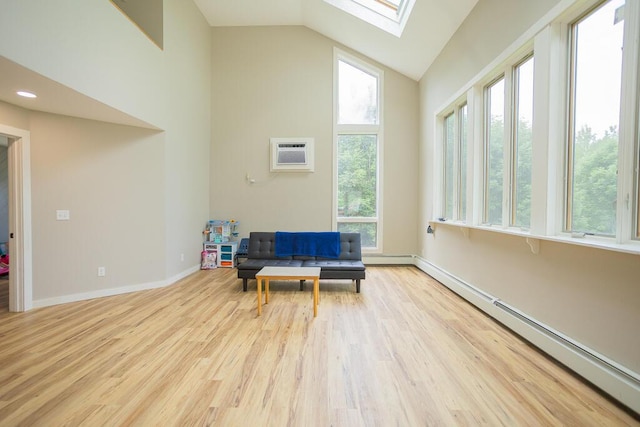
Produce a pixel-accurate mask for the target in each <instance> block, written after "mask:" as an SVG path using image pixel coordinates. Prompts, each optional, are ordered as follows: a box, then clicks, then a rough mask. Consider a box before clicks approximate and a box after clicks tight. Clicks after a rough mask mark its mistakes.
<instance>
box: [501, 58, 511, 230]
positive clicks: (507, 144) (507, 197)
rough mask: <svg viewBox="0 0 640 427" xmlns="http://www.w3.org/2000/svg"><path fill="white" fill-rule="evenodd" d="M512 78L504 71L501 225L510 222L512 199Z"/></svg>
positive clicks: (508, 71)
mask: <svg viewBox="0 0 640 427" xmlns="http://www.w3.org/2000/svg"><path fill="white" fill-rule="evenodd" d="M513 86H514V78H513V73H512V72H510V70H505V73H504V129H503V130H504V137H503V138H504V139H503V149H504V152H503V168H502V176H503V178H502V226H504V227H506V226H509V225H510V224H511V211H512V208H511V205H512V204H513V200H512V198H511V193H512V191H513V180H512V179H511V178H512V176H513V169H514V166H513V140H514V137H513V133H514V126H513V114H512V111H513V108H514V107H513V106H514V102H513V97H514V88H513Z"/></svg>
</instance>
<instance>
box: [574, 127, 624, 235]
mask: <svg viewBox="0 0 640 427" xmlns="http://www.w3.org/2000/svg"><path fill="white" fill-rule="evenodd" d="M573 161H574V171H573V191H572V196H573V197H572V199H571V201H572V205H571V207H572V209H571V219H572V220H571V227H570V231H579V232H588V233H596V234H606V235H615V231H616V202H617V198H618V190H617V187H618V181H617V174H618V166H617V165H618V130H617V128H616V127H615V126H611V127H610V128H609V129H608V130H607V131H605V133H604V136H603V137H601V138H598V136H597V135H596V134H594V133H593V130H592V129H591V128H590V127H588V126H583V127H582V129H580V130H579V131H578V132H577V133H576V137H575V145H574V153H573Z"/></svg>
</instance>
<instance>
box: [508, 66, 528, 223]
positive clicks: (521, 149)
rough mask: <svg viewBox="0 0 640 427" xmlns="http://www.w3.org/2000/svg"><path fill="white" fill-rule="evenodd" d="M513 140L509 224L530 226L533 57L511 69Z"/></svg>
mask: <svg viewBox="0 0 640 427" xmlns="http://www.w3.org/2000/svg"><path fill="white" fill-rule="evenodd" d="M515 84H516V87H515V93H516V103H515V107H516V110H515V115H514V118H515V119H517V120H514V122H515V123H514V125H515V141H514V163H513V167H514V169H513V180H514V184H513V198H512V202H511V203H512V207H511V208H512V212H513V213H512V215H513V217H512V223H511V225H515V226H518V227H523V228H529V227H530V226H531V126H532V124H533V57H531V58H529V59H528V60H526V61H525V62H523V63H522V64H520V65H519V66H517V67H516V69H515Z"/></svg>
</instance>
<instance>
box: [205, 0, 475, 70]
mask: <svg viewBox="0 0 640 427" xmlns="http://www.w3.org/2000/svg"><path fill="white" fill-rule="evenodd" d="M194 2H195V3H196V5H197V6H198V8H199V9H200V10H201V11H202V14H203V15H204V16H205V18H206V19H207V21H208V22H209V25H211V26H216V27H218V26H220V27H223V26H231V27H235V26H253V25H304V26H306V27H308V28H310V29H312V30H314V31H317V32H318V33H320V34H323V35H324V36H326V37H329V38H331V39H333V40H335V41H337V42H339V43H341V44H343V45H345V46H347V47H349V48H351V49H353V50H356V51H358V52H360V53H362V54H364V55H366V56H368V57H370V58H372V59H374V60H376V61H378V62H380V63H381V64H383V65H386V66H387V67H389V68H392V69H394V70H396V71H398V72H400V73H402V74H404V75H406V76H407V77H410V78H412V79H414V80H419V79H420V78H421V77H422V75H423V74H424V72H425V71H426V70H427V68H428V67H429V65H431V63H432V62H433V60H434V59H435V58H436V57H437V56H438V54H439V53H440V51H441V50H442V49H443V48H444V46H445V44H446V43H447V42H448V41H449V39H450V38H451V36H452V35H453V33H455V31H456V30H457V29H458V27H459V26H460V24H462V21H464V19H465V18H466V17H467V15H468V14H469V12H471V9H473V7H474V6H475V5H476V3H477V2H478V0H455V1H443V0H416V2H415V6H414V7H413V12H412V13H411V16H410V17H409V20H408V22H407V24H406V27H405V29H404V32H403V33H402V36H401V37H399V38H398V37H396V36H394V35H392V34H389V33H387V32H385V31H382V30H380V29H378V28H377V27H374V26H373V25H371V24H368V23H366V22H364V21H361V20H360V19H358V18H356V17H354V16H352V15H350V14H347V13H345V12H343V11H342V10H340V9H338V8H336V7H334V6H332V5H330V4H328V3H326V2H325V1H324V0H271V1H265V0H234V1H229V0H194Z"/></svg>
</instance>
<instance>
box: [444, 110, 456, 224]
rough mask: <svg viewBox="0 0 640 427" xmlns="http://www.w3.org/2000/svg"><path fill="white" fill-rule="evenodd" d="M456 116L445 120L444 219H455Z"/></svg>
mask: <svg viewBox="0 0 640 427" xmlns="http://www.w3.org/2000/svg"><path fill="white" fill-rule="evenodd" d="M454 129H455V116H454V114H453V113H451V114H449V115H448V116H447V117H445V118H444V204H443V205H444V217H445V218H449V219H452V218H453V199H454V198H455V192H454V190H455V186H454V176H455V170H454V168H455V165H454V163H455V162H454V151H455V135H454Z"/></svg>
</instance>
